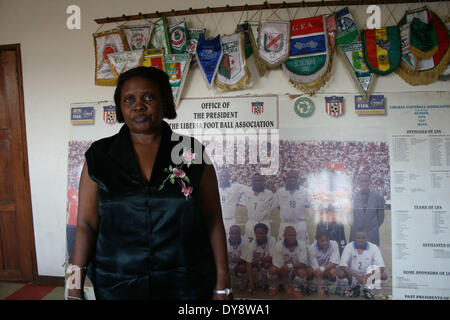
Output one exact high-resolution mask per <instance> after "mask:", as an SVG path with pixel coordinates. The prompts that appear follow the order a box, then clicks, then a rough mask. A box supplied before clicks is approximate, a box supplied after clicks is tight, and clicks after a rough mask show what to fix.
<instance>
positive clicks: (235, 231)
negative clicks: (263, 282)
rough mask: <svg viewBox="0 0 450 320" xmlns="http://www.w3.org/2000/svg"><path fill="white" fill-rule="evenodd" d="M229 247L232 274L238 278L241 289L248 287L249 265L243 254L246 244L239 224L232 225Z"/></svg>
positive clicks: (229, 266)
mask: <svg viewBox="0 0 450 320" xmlns="http://www.w3.org/2000/svg"><path fill="white" fill-rule="evenodd" d="M227 249H228V268H229V270H230V274H231V275H232V276H236V277H237V278H238V280H239V289H241V290H244V289H245V288H246V287H247V277H246V273H247V266H246V262H245V260H244V259H242V256H243V255H245V249H246V244H245V243H243V242H242V237H241V228H240V227H239V226H238V225H232V226H231V227H230V233H229V237H228V242H227Z"/></svg>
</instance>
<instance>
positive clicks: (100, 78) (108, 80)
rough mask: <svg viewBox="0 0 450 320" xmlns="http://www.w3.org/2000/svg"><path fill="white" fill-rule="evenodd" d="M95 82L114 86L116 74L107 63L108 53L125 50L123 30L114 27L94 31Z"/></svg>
mask: <svg viewBox="0 0 450 320" xmlns="http://www.w3.org/2000/svg"><path fill="white" fill-rule="evenodd" d="M93 37H94V47H95V84H96V85H100V86H114V85H115V84H116V81H117V75H116V74H115V73H114V71H113V70H112V69H111V66H110V65H109V63H108V54H111V53H117V52H122V51H125V49H126V42H125V37H124V35H123V32H122V31H121V30H120V29H118V28H116V29H112V30H108V31H104V32H101V33H95V34H94V35H93Z"/></svg>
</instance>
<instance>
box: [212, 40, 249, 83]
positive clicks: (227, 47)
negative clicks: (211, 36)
mask: <svg viewBox="0 0 450 320" xmlns="http://www.w3.org/2000/svg"><path fill="white" fill-rule="evenodd" d="M244 39H245V38H244V34H243V33H242V32H240V33H235V34H232V35H228V36H222V38H221V39H220V41H221V43H222V50H223V54H222V59H221V61H220V64H219V69H218V71H217V76H216V79H215V82H214V84H215V86H216V87H217V88H219V89H221V90H239V89H245V88H246V87H247V86H248V84H249V83H250V73H249V71H248V68H247V65H246V61H245V52H244Z"/></svg>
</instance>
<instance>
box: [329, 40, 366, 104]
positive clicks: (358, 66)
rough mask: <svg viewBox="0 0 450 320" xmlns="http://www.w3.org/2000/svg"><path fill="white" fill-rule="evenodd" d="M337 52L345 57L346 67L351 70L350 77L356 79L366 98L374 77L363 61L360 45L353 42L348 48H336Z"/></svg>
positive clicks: (357, 42) (358, 42)
mask: <svg viewBox="0 0 450 320" xmlns="http://www.w3.org/2000/svg"><path fill="white" fill-rule="evenodd" d="M338 50H339V52H340V53H341V54H342V55H343V56H344V57H345V61H346V65H347V67H348V68H349V69H351V75H352V77H353V78H354V79H356V83H357V84H358V89H359V90H360V92H361V94H362V95H363V96H367V95H368V94H369V92H370V89H371V86H372V81H373V78H374V76H373V73H372V72H371V71H370V70H369V68H368V67H367V65H366V62H365V61H364V54H363V47H362V43H361V42H360V41H355V42H354V43H353V44H351V45H349V46H338Z"/></svg>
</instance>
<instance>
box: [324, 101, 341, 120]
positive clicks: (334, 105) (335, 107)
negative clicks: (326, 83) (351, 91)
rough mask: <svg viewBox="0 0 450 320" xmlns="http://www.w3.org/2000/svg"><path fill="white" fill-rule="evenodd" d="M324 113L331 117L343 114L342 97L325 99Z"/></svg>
mask: <svg viewBox="0 0 450 320" xmlns="http://www.w3.org/2000/svg"><path fill="white" fill-rule="evenodd" d="M325 111H326V113H328V114H329V115H330V116H332V117H339V116H341V115H343V114H344V97H336V96H332V97H325Z"/></svg>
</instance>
